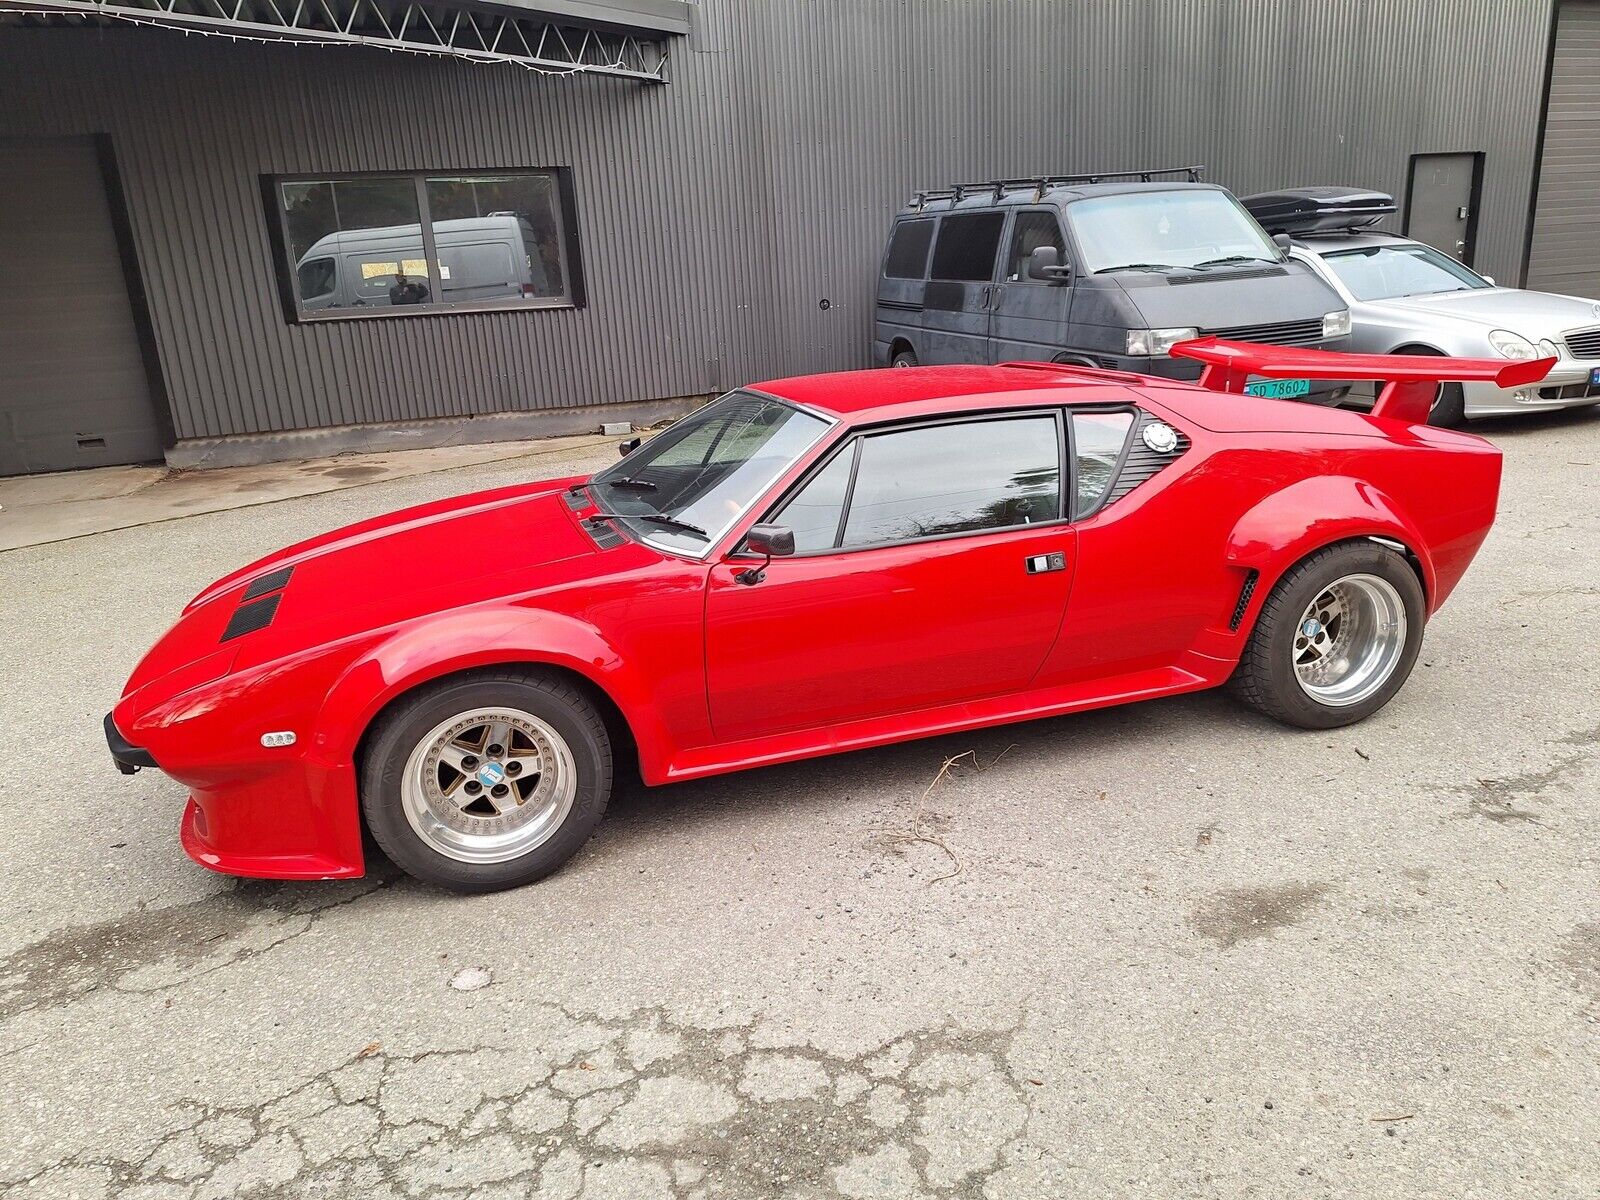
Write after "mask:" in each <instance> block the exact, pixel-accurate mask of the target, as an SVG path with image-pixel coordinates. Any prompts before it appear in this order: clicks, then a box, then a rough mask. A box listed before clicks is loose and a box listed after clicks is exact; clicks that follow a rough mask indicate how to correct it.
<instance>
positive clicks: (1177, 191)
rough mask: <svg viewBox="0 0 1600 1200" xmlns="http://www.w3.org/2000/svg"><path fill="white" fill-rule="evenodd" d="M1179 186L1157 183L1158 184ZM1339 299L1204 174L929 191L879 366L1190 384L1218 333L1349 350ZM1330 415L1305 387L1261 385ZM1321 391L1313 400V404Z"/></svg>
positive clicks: (914, 217) (899, 233)
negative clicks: (1074, 368)
mask: <svg viewBox="0 0 1600 1200" xmlns="http://www.w3.org/2000/svg"><path fill="white" fill-rule="evenodd" d="M1174 174H1176V175H1181V176H1183V177H1184V178H1181V179H1178V180H1172V181H1166V182H1163V181H1159V180H1158V179H1156V178H1154V177H1156V176H1160V175H1174ZM1349 333H1350V312H1349V310H1348V309H1347V308H1346V307H1345V304H1344V302H1343V301H1342V300H1340V298H1339V297H1338V295H1337V294H1336V293H1335V292H1334V291H1333V289H1332V288H1330V287H1329V286H1328V285H1327V284H1326V283H1325V282H1323V281H1322V280H1321V279H1319V278H1318V277H1317V275H1316V274H1315V273H1314V272H1313V271H1312V270H1311V269H1310V268H1308V267H1306V266H1304V265H1303V264H1301V263H1299V262H1296V261H1295V260H1293V259H1291V258H1290V257H1289V256H1288V254H1287V253H1286V251H1285V249H1284V247H1283V246H1281V245H1280V244H1278V243H1277V242H1275V241H1274V240H1273V239H1272V238H1271V237H1270V236H1268V235H1267V233H1266V232H1265V231H1264V230H1263V229H1262V228H1261V226H1260V225H1258V224H1257V223H1256V221H1255V219H1254V218H1253V217H1251V216H1250V214H1249V213H1248V212H1246V211H1245V209H1244V207H1243V206H1242V205H1241V204H1240V203H1239V202H1238V201H1237V200H1236V199H1234V197H1233V195H1232V194H1231V193H1230V192H1228V191H1227V189H1225V188H1221V187H1217V186H1215V185H1212V184H1207V183H1202V182H1200V168H1198V167H1185V168H1181V169H1179V170H1178V171H1140V172H1131V173H1129V174H1127V175H1097V176H1048V177H1041V178H1037V179H1001V180H991V181H990V182H988V183H975V184H960V185H958V186H956V187H951V188H941V189H936V190H933V191H927V192H921V193H919V194H918V195H917V196H916V198H915V199H914V200H913V201H912V202H911V203H910V204H908V205H907V206H906V207H905V208H904V209H903V210H902V211H901V212H900V213H899V215H898V216H896V217H895V222H894V229H893V231H892V232H891V234H890V236H889V244H888V248H887V249H886V250H885V252H884V256H883V266H882V270H881V272H880V274H879V277H878V304H877V321H876V330H875V340H874V344H873V359H874V362H875V363H876V364H877V365H878V366H897V367H906V366H915V365H917V364H919V363H923V364H933V363H996V362H1005V361H1007V360H1011V359H1025V360H1040V361H1046V362H1051V361H1053V362H1075V363H1081V364H1083V365H1086V366H1094V367H1107V368H1113V369H1119V370H1125V371H1136V372H1139V373H1140V374H1145V375H1163V376H1167V377H1169V378H1175V379H1193V378H1195V377H1196V376H1197V375H1198V374H1199V372H1200V364H1199V363H1197V362H1194V361H1192V360H1189V359H1181V358H1171V357H1169V356H1168V355H1167V351H1168V350H1169V349H1170V348H1171V347H1172V346H1173V345H1174V344H1176V343H1178V342H1181V341H1184V340H1185V339H1188V338H1193V337H1197V336H1206V335H1215V336H1217V337H1224V338H1232V339H1236V340H1239V341H1250V342H1266V343H1269V344H1273V345H1280V346H1317V347H1321V348H1324V349H1329V350H1337V349H1340V348H1342V347H1343V346H1344V345H1345V344H1346V342H1347V341H1348V338H1349ZM1252 390H1256V391H1261V392H1265V393H1266V394H1270V395H1276V396H1285V397H1291V396H1306V397H1307V398H1309V399H1313V400H1322V401H1325V402H1332V401H1334V400H1336V399H1337V398H1338V397H1339V396H1341V395H1343V392H1344V390H1345V389H1343V388H1338V389H1332V388H1330V386H1329V385H1328V384H1326V383H1322V384H1318V383H1316V382H1315V381H1312V380H1282V381H1273V382H1270V383H1267V382H1263V383H1260V384H1256V385H1253V387H1252ZM1312 393H1315V394H1312Z"/></svg>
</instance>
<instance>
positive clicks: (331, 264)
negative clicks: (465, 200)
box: [295, 213, 563, 312]
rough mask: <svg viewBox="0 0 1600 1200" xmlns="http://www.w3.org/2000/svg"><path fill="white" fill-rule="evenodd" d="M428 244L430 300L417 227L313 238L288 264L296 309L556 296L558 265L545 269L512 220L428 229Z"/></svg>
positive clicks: (530, 234) (528, 236)
mask: <svg viewBox="0 0 1600 1200" xmlns="http://www.w3.org/2000/svg"><path fill="white" fill-rule="evenodd" d="M433 240H434V245H435V246H436V247H437V248H438V251H439V263H438V272H437V274H438V279H437V283H438V287H439V292H440V294H439V295H437V296H435V295H434V293H433V281H432V280H430V279H429V272H428V263H427V259H426V258H425V257H424V254H423V249H422V227H421V226H420V225H389V226H384V227H381V228H373V229H347V230H343V231H341V232H339V233H330V234H328V235H327V236H326V237H323V238H319V239H318V240H317V241H316V242H314V243H313V244H312V246H311V248H310V249H308V250H307V251H306V252H305V253H304V254H303V255H301V256H300V260H299V262H297V263H296V264H295V274H296V279H297V282H298V285H299V289H300V307H301V308H302V309H304V310H305V311H307V312H315V311H318V310H323V309H332V308H361V307H381V308H389V307H393V306H397V305H421V304H472V303H480V302H488V301H505V300H517V299H522V300H533V299H552V298H556V297H559V296H560V295H561V294H562V291H563V287H562V281H561V278H560V267H559V265H555V266H554V269H553V270H550V269H547V266H546V261H545V257H544V255H543V254H541V252H540V246H539V242H538V238H537V236H536V234H535V233H534V229H533V225H532V224H531V223H530V222H529V221H528V220H527V219H526V218H525V217H520V216H518V215H517V214H516V213H490V214H489V215H488V216H486V217H465V218H461V219H458V220H454V221H435V222H434V224H433ZM552 275H554V278H552Z"/></svg>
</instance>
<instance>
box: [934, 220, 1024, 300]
mask: <svg viewBox="0 0 1600 1200" xmlns="http://www.w3.org/2000/svg"><path fill="white" fill-rule="evenodd" d="M1005 223H1006V215H1005V213H1000V212H980V213H952V214H950V215H949V216H947V217H945V218H943V219H942V220H941V221H940V222H939V240H938V241H937V242H935V243H934V247H933V270H932V272H931V278H934V279H952V280H958V281H960V282H964V283H988V282H989V280H990V279H992V278H994V259H995V254H996V252H997V251H998V250H999V249H1000V231H1001V229H1002V228H1003V227H1004V226H1005Z"/></svg>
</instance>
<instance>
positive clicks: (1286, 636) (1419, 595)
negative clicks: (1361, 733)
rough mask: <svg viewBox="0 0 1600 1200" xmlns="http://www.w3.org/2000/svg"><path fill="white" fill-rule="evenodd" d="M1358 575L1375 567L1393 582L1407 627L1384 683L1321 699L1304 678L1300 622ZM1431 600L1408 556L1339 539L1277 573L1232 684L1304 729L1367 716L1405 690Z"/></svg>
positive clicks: (1254, 703) (1248, 699)
mask: <svg viewBox="0 0 1600 1200" xmlns="http://www.w3.org/2000/svg"><path fill="white" fill-rule="evenodd" d="M1353 575H1374V576H1377V577H1378V578H1379V579H1381V580H1385V581H1387V582H1388V583H1389V584H1390V585H1392V587H1393V589H1394V591H1395V592H1396V593H1398V595H1399V598H1400V601H1401V602H1402V603H1403V604H1404V606H1405V615H1406V634H1405V639H1404V642H1403V644H1402V645H1401V648H1400V651H1399V655H1398V658H1397V659H1396V660H1395V661H1394V663H1393V665H1392V667H1390V668H1389V669H1388V675H1387V677H1386V678H1384V679H1383V682H1382V685H1381V686H1379V687H1378V688H1377V689H1376V691H1374V692H1373V693H1372V694H1371V695H1369V696H1367V697H1366V698H1364V699H1362V700H1360V701H1359V702H1356V703H1351V704H1348V705H1344V706H1334V705H1330V704H1326V703H1323V702H1322V701H1320V700H1318V699H1317V698H1315V697H1314V696H1313V695H1312V694H1311V693H1310V692H1308V691H1307V690H1306V689H1305V688H1304V687H1302V686H1301V684H1300V680H1299V677H1298V676H1297V674H1296V670H1295V658H1296V655H1297V654H1299V653H1301V651H1300V649H1299V647H1298V646H1297V644H1296V639H1297V638H1298V637H1299V636H1300V633H1301V630H1300V628H1299V623H1300V620H1301V618H1302V616H1304V615H1305V614H1306V612H1307V609H1308V607H1309V606H1310V605H1311V603H1312V601H1313V600H1316V599H1317V598H1318V597H1319V596H1321V595H1322V593H1323V592H1324V591H1326V590H1327V589H1328V588H1329V587H1330V586H1332V585H1333V584H1334V583H1336V582H1338V581H1339V580H1342V579H1346V578H1348V577H1350V576H1353ZM1426 621H1427V605H1426V602H1425V598H1424V596H1423V591H1422V584H1421V582H1420V581H1419V580H1418V579H1417V573H1416V572H1415V571H1414V570H1412V569H1411V564H1410V563H1409V562H1407V561H1406V560H1405V558H1404V557H1403V556H1402V555H1400V554H1399V553H1397V552H1396V551H1394V550H1391V549H1389V548H1388V547H1387V546H1383V545H1380V544H1379V543H1377V542H1368V541H1361V542H1342V543H1340V544H1338V545H1335V546H1329V547H1327V548H1326V549H1324V550H1319V551H1317V553H1315V554H1313V555H1311V556H1310V557H1309V558H1307V559H1305V560H1304V561H1302V562H1300V563H1299V564H1297V565H1296V566H1294V567H1293V568H1291V569H1290V571H1289V572H1288V573H1287V574H1286V575H1285V576H1284V577H1283V578H1282V579H1280V580H1279V581H1278V583H1277V586H1275V587H1274V588H1273V589H1272V594H1271V595H1269V596H1268V597H1267V601H1266V603H1265V604H1264V605H1262V608H1261V614H1260V616H1259V617H1257V618H1256V624H1255V628H1254V629H1253V630H1251V633H1250V640H1249V642H1248V643H1247V644H1246V646H1245V651H1244V654H1243V655H1242V656H1241V657H1240V659H1239V666H1238V668H1237V669H1236V670H1235V671H1234V674H1233V679H1232V680H1231V685H1232V688H1233V691H1234V694H1235V695H1236V696H1237V697H1238V698H1239V699H1240V700H1241V701H1242V702H1243V703H1245V704H1246V705H1248V706H1249V707H1251V708H1253V709H1255V710H1256V711H1257V712H1259V713H1262V714H1264V715H1266V716H1269V717H1272V718H1273V719H1274V720H1278V721H1282V722H1283V723H1284V724H1286V725H1295V726H1298V727H1299V728H1301V729H1336V728H1338V727H1340V726H1343V725H1353V724H1355V723H1356V722H1357V721H1362V720H1365V719H1366V718H1367V717H1369V716H1371V715H1372V714H1373V713H1375V712H1377V711H1378V710H1379V709H1380V708H1382V707H1383V706H1384V705H1385V704H1387V703H1388V702H1389V701H1390V699H1391V698H1393V696H1394V694H1395V693H1396V692H1397V691H1399V690H1400V688H1401V686H1402V685H1403V684H1404V683H1405V681H1406V678H1407V676H1409V675H1410V674H1411V668H1412V666H1413V665H1414V664H1415V663H1416V659H1417V652H1418V650H1419V649H1421V646H1422V633H1423V627H1424V625H1425V623H1426Z"/></svg>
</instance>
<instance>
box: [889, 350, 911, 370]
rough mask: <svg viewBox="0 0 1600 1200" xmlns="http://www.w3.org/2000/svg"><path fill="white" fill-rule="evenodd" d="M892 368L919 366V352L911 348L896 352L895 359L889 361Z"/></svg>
mask: <svg viewBox="0 0 1600 1200" xmlns="http://www.w3.org/2000/svg"><path fill="white" fill-rule="evenodd" d="M889 365H890V366H891V367H914V366H916V365H917V352H916V351H915V350H913V349H912V348H911V347H910V346H906V347H903V348H902V349H899V350H896V351H895V352H894V357H893V358H891V359H890V360H889Z"/></svg>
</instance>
